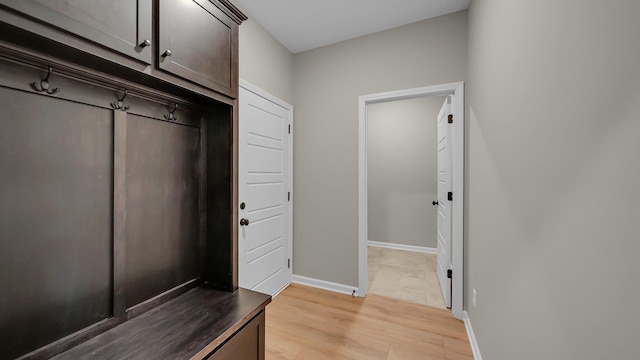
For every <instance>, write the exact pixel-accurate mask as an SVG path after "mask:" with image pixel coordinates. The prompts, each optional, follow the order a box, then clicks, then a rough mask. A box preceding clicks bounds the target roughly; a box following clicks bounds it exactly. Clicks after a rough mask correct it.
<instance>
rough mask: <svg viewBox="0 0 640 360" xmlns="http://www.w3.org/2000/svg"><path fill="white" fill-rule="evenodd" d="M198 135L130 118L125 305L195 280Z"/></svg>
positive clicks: (191, 130)
mask: <svg viewBox="0 0 640 360" xmlns="http://www.w3.org/2000/svg"><path fill="white" fill-rule="evenodd" d="M199 154H200V131H199V129H198V128H196V127H191V126H185V125H179V124H174V123H170V122H166V121H158V120H155V119H150V118H145V117H142V116H135V115H129V117H128V119H127V160H126V161H127V164H126V174H127V180H126V184H127V185H126V191H127V194H126V199H127V206H126V208H127V224H126V251H125V257H126V267H125V268H126V289H127V291H126V306H127V308H131V307H132V306H134V305H137V304H139V303H140V302H142V301H145V300H147V299H149V298H151V297H153V296H155V295H158V294H160V293H162V292H164V291H167V290H170V289H171V288H173V287H175V286H178V285H181V284H183V283H185V282H187V281H189V280H192V279H195V278H198V277H199V276H200V272H199V271H200V267H199V263H200V260H199V259H200V258H199V254H200V248H199V247H200V241H199V235H200V231H199V229H200V228H199V226H200V225H199V224H200V219H199V216H200V215H199V196H200V171H199V158H200V157H199Z"/></svg>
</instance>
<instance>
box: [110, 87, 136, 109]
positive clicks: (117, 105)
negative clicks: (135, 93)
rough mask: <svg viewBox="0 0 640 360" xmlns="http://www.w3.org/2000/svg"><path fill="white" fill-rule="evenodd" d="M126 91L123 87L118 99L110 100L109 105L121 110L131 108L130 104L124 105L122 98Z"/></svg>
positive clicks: (124, 96)
mask: <svg viewBox="0 0 640 360" xmlns="http://www.w3.org/2000/svg"><path fill="white" fill-rule="evenodd" d="M128 93H129V92H128V91H127V89H124V94H123V95H122V97H121V98H120V99H118V101H116V102H112V103H111V107H112V108H114V109H116V110H122V111H127V110H129V109H131V106H124V98H126V97H127V94H128Z"/></svg>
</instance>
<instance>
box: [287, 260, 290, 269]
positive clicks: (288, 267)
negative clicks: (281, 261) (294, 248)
mask: <svg viewBox="0 0 640 360" xmlns="http://www.w3.org/2000/svg"><path fill="white" fill-rule="evenodd" d="M287 269H291V259H287Z"/></svg>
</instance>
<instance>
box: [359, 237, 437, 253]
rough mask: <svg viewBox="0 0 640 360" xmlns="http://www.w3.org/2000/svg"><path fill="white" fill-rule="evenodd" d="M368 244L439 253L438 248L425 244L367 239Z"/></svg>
mask: <svg viewBox="0 0 640 360" xmlns="http://www.w3.org/2000/svg"><path fill="white" fill-rule="evenodd" d="M367 245H368V246H376V247H381V248H387V249H395V250H405V251H415V252H421V253H427V254H436V255H437V254H438V249H436V248H430V247H425V246H415V245H404V244H394V243H388V242H382V241H372V240H369V241H367Z"/></svg>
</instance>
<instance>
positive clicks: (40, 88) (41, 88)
mask: <svg viewBox="0 0 640 360" xmlns="http://www.w3.org/2000/svg"><path fill="white" fill-rule="evenodd" d="M52 72H53V68H52V67H51V66H49V68H48V71H47V77H46V78H44V79H42V80H40V84H39V85H38V83H37V82H32V83H31V88H33V90H35V91H37V92H43V93H47V94H49V95H53V94H55V93H57V92H58V91H60V88H53V89H51V88H50V87H51V84H49V76H51V73H52Z"/></svg>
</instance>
